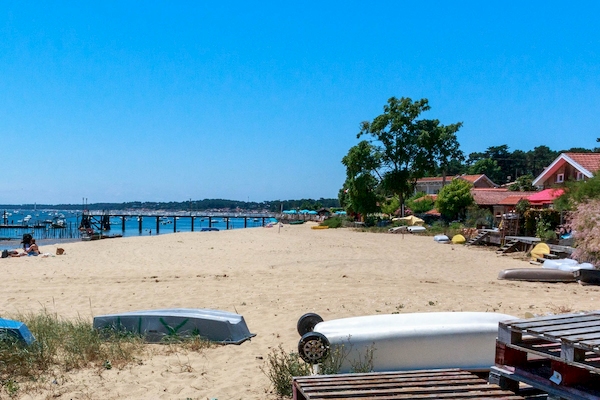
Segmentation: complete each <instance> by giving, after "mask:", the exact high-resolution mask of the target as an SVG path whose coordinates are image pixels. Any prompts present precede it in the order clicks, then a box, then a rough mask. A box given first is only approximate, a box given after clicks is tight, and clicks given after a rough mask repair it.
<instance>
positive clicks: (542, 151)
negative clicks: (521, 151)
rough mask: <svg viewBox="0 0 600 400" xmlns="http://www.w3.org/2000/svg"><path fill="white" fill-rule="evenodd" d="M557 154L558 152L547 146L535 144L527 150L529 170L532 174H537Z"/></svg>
mask: <svg viewBox="0 0 600 400" xmlns="http://www.w3.org/2000/svg"><path fill="white" fill-rule="evenodd" d="M558 156H559V153H558V152H556V151H553V150H550V148H549V147H548V146H537V147H534V148H533V150H532V151H528V152H527V161H528V165H529V167H528V168H529V171H527V172H528V173H530V174H531V175H533V176H538V175H539V174H541V173H542V171H543V170H544V168H546V167H547V166H548V165H550V164H552V161H554V160H555V159H556V157H558Z"/></svg>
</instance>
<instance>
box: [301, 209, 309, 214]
mask: <svg viewBox="0 0 600 400" xmlns="http://www.w3.org/2000/svg"><path fill="white" fill-rule="evenodd" d="M309 212H310V210H300V211H299V213H300V214H308V213H309Z"/></svg>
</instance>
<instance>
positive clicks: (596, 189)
mask: <svg viewBox="0 0 600 400" xmlns="http://www.w3.org/2000/svg"><path fill="white" fill-rule="evenodd" d="M597 199H600V175H598V174H594V176H592V177H591V178H590V179H588V180H586V181H568V182H566V190H565V192H564V193H563V195H562V196H560V197H559V198H558V199H556V200H554V206H555V208H556V209H557V210H574V209H575V208H577V205H578V204H581V203H586V202H589V201H591V200H597Z"/></svg>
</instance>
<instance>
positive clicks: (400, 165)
mask: <svg viewBox="0 0 600 400" xmlns="http://www.w3.org/2000/svg"><path fill="white" fill-rule="evenodd" d="M429 109H430V106H429V102H428V100H427V99H421V100H417V101H414V102H413V101H412V100H411V99H410V98H405V97H403V98H401V99H397V98H395V97H392V98H390V99H389V100H388V102H387V105H386V106H384V108H383V110H384V112H383V114H381V115H379V116H378V117H376V118H375V119H374V120H373V121H372V122H368V121H365V122H362V123H361V130H360V132H359V133H358V135H357V138H360V137H361V136H363V135H367V136H370V137H371V146H372V147H371V150H372V153H371V154H370V156H369V158H368V159H367V160H365V162H364V164H370V161H373V160H376V161H377V164H378V165H377V168H376V169H377V171H378V172H377V173H376V174H372V176H374V177H377V178H378V179H379V185H380V187H381V189H382V190H383V192H384V193H388V194H393V195H395V196H397V197H398V199H399V200H400V204H404V200H405V198H406V197H407V196H408V195H410V193H411V192H412V190H413V186H414V182H415V181H416V180H417V179H419V178H421V177H423V176H424V175H425V174H426V173H427V172H434V171H435V170H436V168H438V167H439V168H441V169H442V170H444V171H445V170H447V168H448V167H449V165H450V163H451V160H452V159H456V158H458V157H461V156H462V153H461V152H460V151H459V150H458V141H457V138H456V132H457V131H458V129H459V128H460V127H461V125H462V124H461V123H456V124H452V125H448V126H444V125H441V124H440V122H439V121H438V120H430V119H418V118H419V116H420V115H421V113H422V112H424V111H428V110H429ZM344 165H345V164H344Z"/></svg>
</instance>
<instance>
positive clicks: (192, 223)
mask: <svg viewBox="0 0 600 400" xmlns="http://www.w3.org/2000/svg"><path fill="white" fill-rule="evenodd" d="M190 218H191V219H192V232H194V217H190Z"/></svg>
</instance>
